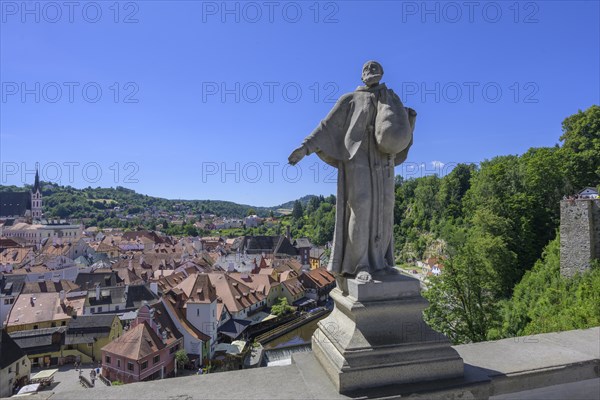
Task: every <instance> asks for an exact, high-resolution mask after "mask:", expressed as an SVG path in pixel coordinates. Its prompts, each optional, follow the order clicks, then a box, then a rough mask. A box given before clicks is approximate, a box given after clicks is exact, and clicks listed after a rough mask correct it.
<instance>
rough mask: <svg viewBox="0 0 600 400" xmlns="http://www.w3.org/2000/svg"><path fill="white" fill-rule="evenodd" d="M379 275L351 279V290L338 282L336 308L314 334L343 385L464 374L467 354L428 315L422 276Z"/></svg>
mask: <svg viewBox="0 0 600 400" xmlns="http://www.w3.org/2000/svg"><path fill="white" fill-rule="evenodd" d="M376 279H379V280H375V281H372V282H369V283H364V282H359V281H356V280H354V279H349V280H348V281H347V282H346V283H347V291H348V294H347V295H344V294H343V293H342V291H341V290H340V289H339V288H335V289H334V290H333V291H332V292H331V297H332V298H333V300H334V302H335V308H334V310H333V312H332V313H331V314H330V315H329V316H328V317H327V318H325V319H324V320H322V321H320V322H319V324H318V328H317V330H316V331H315V333H314V335H313V337H312V348H313V352H314V354H315V357H316V358H317V359H318V360H319V362H320V364H321V365H322V366H323V368H324V369H325V371H326V372H327V374H328V375H329V377H330V379H331V380H332V381H333V383H334V385H335V386H336V388H337V389H338V391H340V392H341V393H347V392H352V391H356V390H359V389H367V388H372V387H380V386H387V385H398V384H412V383H418V382H422V381H433V380H444V379H451V378H460V377H462V376H463V368H464V366H463V360H462V358H460V356H459V355H458V353H457V352H456V351H455V350H454V349H453V348H452V347H451V345H450V342H449V340H448V339H447V338H446V337H445V336H444V335H442V334H440V333H438V332H435V331H434V330H432V329H431V328H429V326H427V325H426V324H425V322H424V321H423V317H422V312H423V310H424V309H425V308H426V307H427V301H426V300H425V299H424V298H423V297H421V294H420V282H419V281H418V280H417V279H414V278H411V277H408V276H403V275H400V274H397V275H386V276H382V277H380V278H376Z"/></svg>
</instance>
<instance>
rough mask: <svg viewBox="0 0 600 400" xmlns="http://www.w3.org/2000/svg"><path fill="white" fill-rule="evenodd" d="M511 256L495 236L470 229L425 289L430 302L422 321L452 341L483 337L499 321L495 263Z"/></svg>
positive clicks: (486, 335) (499, 287)
mask: <svg viewBox="0 0 600 400" xmlns="http://www.w3.org/2000/svg"><path fill="white" fill-rule="evenodd" d="M513 256H514V255H513V254H511V252H510V251H508V250H507V248H506V245H505V244H504V243H502V241H501V240H500V239H499V238H498V237H493V236H492V235H489V234H483V233H481V232H477V231H472V232H471V233H470V235H469V237H468V238H467V240H466V243H465V245H464V246H462V247H461V248H460V249H458V250H457V254H456V255H455V256H453V257H451V258H449V259H448V260H446V262H445V263H444V264H445V265H444V268H443V272H442V274H441V275H440V276H438V277H433V278H432V279H431V281H430V286H429V288H428V290H427V291H425V292H424V296H425V297H426V298H427V299H428V300H429V302H430V306H429V308H427V309H426V310H425V312H424V317H425V321H426V322H427V323H428V324H429V325H430V326H431V327H433V328H434V329H436V330H438V331H440V332H442V333H444V334H446V335H447V336H448V337H449V338H450V339H451V340H452V341H453V342H454V343H467V342H479V341H483V340H486V339H487V337H488V332H489V331H490V330H492V329H497V328H498V326H499V324H500V321H501V318H500V308H499V305H498V297H499V293H500V291H501V285H500V284H499V283H498V281H499V279H498V272H497V271H496V268H495V267H496V265H498V264H499V263H502V262H506V260H510V258H512V257H513Z"/></svg>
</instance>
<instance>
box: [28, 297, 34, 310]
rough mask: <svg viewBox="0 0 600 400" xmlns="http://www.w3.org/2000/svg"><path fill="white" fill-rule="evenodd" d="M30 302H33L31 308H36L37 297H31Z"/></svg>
mask: <svg viewBox="0 0 600 400" xmlns="http://www.w3.org/2000/svg"><path fill="white" fill-rule="evenodd" d="M29 301H30V302H31V307H33V306H35V297H33V295H31V297H30V298H29Z"/></svg>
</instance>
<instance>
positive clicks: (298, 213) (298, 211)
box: [292, 200, 304, 219]
mask: <svg viewBox="0 0 600 400" xmlns="http://www.w3.org/2000/svg"><path fill="white" fill-rule="evenodd" d="M303 215H304V209H303V207H302V203H300V201H298V200H296V201H295V202H294V208H293V209H292V217H293V218H294V219H300V218H302V216H303Z"/></svg>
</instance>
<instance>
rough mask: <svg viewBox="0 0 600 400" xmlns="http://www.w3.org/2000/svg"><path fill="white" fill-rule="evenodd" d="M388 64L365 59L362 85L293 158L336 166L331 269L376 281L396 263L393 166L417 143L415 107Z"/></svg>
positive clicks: (345, 97)
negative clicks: (386, 71) (391, 77)
mask: <svg viewBox="0 0 600 400" xmlns="http://www.w3.org/2000/svg"><path fill="white" fill-rule="evenodd" d="M382 76H383V68H382V66H381V65H380V64H379V63H378V62H375V61H369V62H367V63H365V65H364V66H363V70H362V81H363V82H364V83H365V85H366V86H360V87H358V88H357V89H356V91H354V92H352V93H348V94H345V95H343V96H342V97H341V98H340V99H339V100H338V102H337V104H336V105H335V106H334V108H333V109H332V110H331V112H330V113H329V115H327V117H325V119H324V120H323V121H321V123H320V124H319V126H318V127H317V128H316V129H315V130H314V131H313V132H312V133H311V134H310V135H309V136H308V137H307V138H306V139H305V140H304V142H303V143H302V145H301V146H300V147H298V148H297V149H296V150H294V151H293V152H292V154H291V155H290V156H289V159H288V160H289V163H290V164H292V165H295V164H296V163H298V162H299V161H300V160H301V159H302V158H303V157H304V156H306V155H308V154H311V153H316V154H317V155H318V156H319V158H321V159H322V160H323V161H324V162H326V163H327V164H329V165H331V166H333V167H335V168H337V169H338V181H337V182H338V183H337V204H336V221H335V233H334V238H333V242H334V245H333V250H332V253H331V258H330V261H329V266H328V269H329V270H330V271H331V272H333V273H334V274H336V276H338V277H342V278H352V277H355V278H356V279H357V280H359V281H362V282H370V281H372V275H374V274H385V273H387V272H391V271H392V267H393V266H394V264H395V263H394V240H393V236H394V229H393V224H394V218H393V210H394V196H395V190H394V167H395V166H397V165H399V164H400V163H402V162H404V160H405V159H406V157H407V155H408V150H409V148H410V146H411V145H412V136H413V130H414V126H415V120H416V116H417V113H416V112H415V111H414V110H413V109H410V108H405V107H404V106H403V104H402V102H401V101H400V98H399V97H398V96H397V95H396V94H395V93H394V92H393V91H392V90H391V89H388V88H387V87H386V86H385V84H383V83H379V82H380V80H381V78H382Z"/></svg>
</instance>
